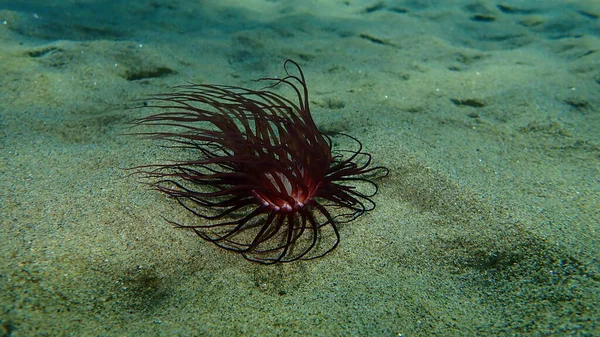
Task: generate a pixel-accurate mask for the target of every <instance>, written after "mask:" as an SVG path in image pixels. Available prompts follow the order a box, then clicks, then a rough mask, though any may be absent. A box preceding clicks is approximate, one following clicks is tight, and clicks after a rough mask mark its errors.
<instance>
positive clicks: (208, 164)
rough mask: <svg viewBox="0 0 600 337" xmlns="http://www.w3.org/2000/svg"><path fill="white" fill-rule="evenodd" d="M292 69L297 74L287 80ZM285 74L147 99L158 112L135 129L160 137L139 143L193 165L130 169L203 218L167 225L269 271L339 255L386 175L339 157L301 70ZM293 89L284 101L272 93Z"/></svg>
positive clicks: (343, 154)
mask: <svg viewBox="0 0 600 337" xmlns="http://www.w3.org/2000/svg"><path fill="white" fill-rule="evenodd" d="M290 67H293V69H295V71H294V72H293V74H292V73H291V72H290V69H289V68H290ZM284 70H285V73H286V76H285V77H283V78H280V79H277V78H261V79H259V80H258V81H267V82H269V86H268V87H266V88H263V89H261V90H251V89H246V88H241V87H235V86H227V85H211V84H200V85H196V84H191V85H183V86H179V87H176V88H175V91H174V92H172V93H166V94H158V95H154V96H152V97H149V99H148V102H147V104H146V107H148V108H151V109H154V110H155V111H157V113H155V114H153V115H150V116H147V117H143V118H140V119H137V120H135V121H133V124H134V125H135V126H154V127H158V128H159V129H158V130H159V131H154V130H153V131H150V132H139V133H137V134H138V135H142V136H146V137H149V138H152V139H159V140H163V141H166V143H167V147H169V148H171V149H183V150H184V151H185V152H184V153H185V155H187V156H189V157H190V158H191V159H186V160H182V161H170V162H167V163H161V164H152V165H143V166H138V167H136V168H134V169H135V170H136V172H137V173H138V174H140V175H141V176H143V177H144V178H149V179H150V183H149V184H150V185H151V186H152V187H153V188H155V189H156V190H158V191H160V192H162V193H164V194H166V195H167V196H169V197H171V198H173V199H175V200H177V202H178V203H179V204H180V205H181V206H183V208H185V209H186V210H188V211H189V212H191V213H192V214H194V215H196V216H197V217H199V218H201V219H199V220H198V222H197V223H194V224H181V223H178V222H175V221H171V220H167V221H168V222H169V223H171V224H173V225H174V226H175V227H178V228H187V229H190V230H192V231H194V232H195V233H196V234H197V235H198V236H200V237H201V238H202V239H204V240H207V241H209V242H212V243H214V244H215V245H217V246H219V247H221V248H224V249H227V250H230V251H234V252H238V253H240V254H241V255H242V256H243V257H244V258H246V259H248V260H251V261H256V262H259V263H264V264H271V263H279V262H291V261H295V260H310V259H314V258H318V257H321V256H323V255H325V254H327V253H329V252H330V251H332V250H333V249H335V248H336V247H337V245H338V243H339V241H340V234H339V232H338V225H339V224H341V223H346V222H349V221H352V220H354V219H356V218H357V217H359V216H360V215H362V214H364V213H365V212H367V211H370V210H373V209H374V208H375V203H374V202H373V200H372V199H371V198H372V197H373V196H374V195H375V194H376V193H377V189H378V188H377V184H375V183H374V182H373V181H371V180H370V179H369V178H372V177H376V176H385V175H387V174H388V173H389V170H388V169H387V168H385V167H382V166H375V167H372V166H371V155H369V154H368V153H365V152H363V151H362V144H361V143H360V142H359V141H358V140H357V139H356V138H354V137H351V136H349V135H345V134H338V135H342V136H345V137H348V138H349V139H351V140H353V141H354V142H355V143H356V145H357V149H355V150H334V149H333V147H332V142H331V138H330V137H329V136H327V135H325V134H323V133H321V132H320V131H319V130H318V129H317V126H316V125H315V123H314V121H313V119H312V116H311V113H310V109H309V101H308V88H307V85H306V80H305V78H304V74H303V73H302V70H301V69H300V66H299V65H298V64H297V63H296V62H294V61H292V60H287V61H285V63H284ZM279 86H283V87H287V88H289V89H291V90H292V93H293V94H294V95H295V97H294V99H293V100H292V99H288V98H286V97H284V96H282V95H279V94H277V93H275V92H273V91H272V89H274V88H275V87H279Z"/></svg>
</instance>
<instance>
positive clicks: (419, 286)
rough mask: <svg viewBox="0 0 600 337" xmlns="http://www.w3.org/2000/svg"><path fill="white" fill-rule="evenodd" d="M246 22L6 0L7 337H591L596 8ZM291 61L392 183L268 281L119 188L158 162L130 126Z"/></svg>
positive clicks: (333, 126) (174, 215) (599, 184)
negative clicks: (332, 237) (198, 91)
mask: <svg viewBox="0 0 600 337" xmlns="http://www.w3.org/2000/svg"><path fill="white" fill-rule="evenodd" d="M239 3H240V1H233V0H221V1H166V0H154V1H139V2H136V3H135V4H132V3H131V2H130V1H124V0H123V1H92V0H87V1H34V0H30V1H19V2H18V3H17V4H15V1H0V23H1V24H0V141H1V142H0V149H1V150H2V156H1V161H0V174H1V175H2V178H1V180H0V184H1V188H0V191H1V192H0V207H1V215H0V219H1V221H0V229H1V231H0V242H1V244H0V336H34V335H36V336H117V335H119V336H163V335H164V336H569V335H573V336H594V335H600V305H599V303H600V261H599V259H598V256H600V244H599V240H600V239H599V232H598V231H599V227H600V225H599V224H600V132H599V130H600V105H599V103H600V99H599V97H600V95H599V92H600V71H599V69H600V65H599V64H600V61H599V60H600V59H599V56H598V54H599V51H600V20H599V18H600V5H598V2H597V1H592V0H589V1H569V2H565V1H559V0H552V1H544V2H539V3H543V4H538V2H535V4H534V2H531V1H517V0H506V1H500V2H497V1H487V0H480V1H459V0H453V1H417V0H415V1H381V2H377V1H365V0H352V1H334V0H331V1H325V0H309V1H300V0H298V1H267V0H251V1H244V2H243V5H240V4H239ZM565 3H567V4H565ZM287 58H290V59H293V60H296V61H297V62H298V63H300V65H301V66H302V68H303V70H304V73H305V75H306V77H307V81H308V86H309V90H310V102H311V104H312V113H313V117H314V118H315V120H316V122H317V124H318V125H319V127H320V128H321V130H322V131H323V132H344V133H348V134H351V135H353V136H354V137H356V138H358V139H360V140H361V141H362V143H363V145H364V146H365V150H366V151H367V152H369V153H371V154H372V155H373V158H374V162H375V163H376V164H377V165H384V166H387V167H389V168H390V170H391V173H390V175H389V176H388V177H386V178H383V179H381V180H378V184H379V187H380V191H379V194H378V195H377V196H376V197H375V201H376V203H377V208H376V209H375V210H374V211H373V212H370V213H369V214H367V215H365V216H363V217H360V218H359V219H357V220H356V221H354V222H352V223H349V224H346V225H343V226H341V227H340V233H341V236H342V239H341V244H340V246H339V247H338V248H337V249H336V250H335V251H334V252H332V253H331V254H329V255H327V256H325V257H323V258H321V259H318V260H314V261H307V262H296V263H289V264H283V265H275V266H263V265H257V264H253V263H250V262H248V261H246V260H244V259H243V258H241V256H239V255H236V254H233V253H229V252H226V251H223V250H221V249H218V248H216V247H215V246H213V245H211V244H210V243H207V242H204V241H201V240H200V239H198V238H197V237H196V236H195V235H194V234H193V233H190V232H188V231H183V230H175V229H172V228H171V226H170V225H169V224H168V223H166V222H165V221H164V220H163V218H162V217H165V218H167V219H178V220H180V221H188V222H194V221H199V220H197V219H194V218H193V217H192V216H191V215H190V214H188V213H186V212H184V211H183V210H182V209H181V207H179V206H178V205H177V204H176V203H175V202H174V201H173V200H169V199H167V198H165V197H164V196H163V195H160V194H159V193H156V192H154V191H149V190H148V189H147V188H146V187H145V186H144V185H142V184H140V183H139V181H138V179H137V178H136V177H132V176H129V175H128V173H127V171H125V170H123V169H124V168H128V167H133V166H136V165H141V164H144V163H151V162H156V161H160V160H162V159H163V158H166V157H168V156H169V153H167V151H166V150H165V149H161V148H159V147H156V146H153V144H152V142H148V141H142V140H139V139H136V138H134V137H129V136H126V135H125V133H127V124H126V123H127V122H128V121H130V120H131V119H133V118H136V117H139V116H140V115H141V114H143V113H144V111H140V110H132V109H129V108H131V107H133V106H135V105H136V103H134V102H133V100H135V99H139V98H141V97H144V96H147V95H149V94H151V93H156V92H169V91H170V90H171V89H170V88H171V87H172V86H174V85H178V84H183V83H188V82H195V83H220V84H230V85H240V86H247V87H253V86H256V83H254V82H253V81H252V80H253V79H256V78H260V77H264V76H282V75H284V73H283V69H282V64H283V61H284V60H285V59H287ZM339 142H340V143H341V145H348V144H349V145H351V143H348V144H345V143H344V140H343V139H340V140H339Z"/></svg>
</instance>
